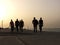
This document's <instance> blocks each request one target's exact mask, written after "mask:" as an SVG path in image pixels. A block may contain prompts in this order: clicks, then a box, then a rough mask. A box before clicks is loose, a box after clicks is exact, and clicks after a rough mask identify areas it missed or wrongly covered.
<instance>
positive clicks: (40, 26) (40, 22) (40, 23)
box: [39, 18, 43, 32]
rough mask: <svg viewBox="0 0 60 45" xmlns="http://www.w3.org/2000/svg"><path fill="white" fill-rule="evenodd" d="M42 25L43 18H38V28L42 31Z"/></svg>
mask: <svg viewBox="0 0 60 45" xmlns="http://www.w3.org/2000/svg"><path fill="white" fill-rule="evenodd" d="M42 27H43V20H42V18H40V20H39V29H40V32H42Z"/></svg>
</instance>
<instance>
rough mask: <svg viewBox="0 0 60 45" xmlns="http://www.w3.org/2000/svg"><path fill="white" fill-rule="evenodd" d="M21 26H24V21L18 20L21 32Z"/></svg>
mask: <svg viewBox="0 0 60 45" xmlns="http://www.w3.org/2000/svg"><path fill="white" fill-rule="evenodd" d="M23 27H24V21H23V20H20V22H19V28H20V30H21V32H23Z"/></svg>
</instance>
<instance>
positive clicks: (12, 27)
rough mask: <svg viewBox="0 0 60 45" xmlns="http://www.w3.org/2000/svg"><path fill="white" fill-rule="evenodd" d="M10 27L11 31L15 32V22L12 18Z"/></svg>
mask: <svg viewBox="0 0 60 45" xmlns="http://www.w3.org/2000/svg"><path fill="white" fill-rule="evenodd" d="M10 27H11V32H13V30H14V22H13V20H12V19H11V21H10Z"/></svg>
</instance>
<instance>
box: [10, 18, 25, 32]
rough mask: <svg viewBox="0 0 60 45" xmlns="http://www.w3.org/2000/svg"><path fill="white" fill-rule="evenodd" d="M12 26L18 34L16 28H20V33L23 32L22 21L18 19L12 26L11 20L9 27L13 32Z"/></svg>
mask: <svg viewBox="0 0 60 45" xmlns="http://www.w3.org/2000/svg"><path fill="white" fill-rule="evenodd" d="M14 26H15V27H16V30H17V32H18V28H20V30H21V32H23V27H24V21H23V20H20V21H19V20H18V19H16V21H15V24H14V22H13V20H12V19H11V21H10V27H11V31H12V32H13V30H14Z"/></svg>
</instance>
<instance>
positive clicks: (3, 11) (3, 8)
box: [0, 4, 6, 20]
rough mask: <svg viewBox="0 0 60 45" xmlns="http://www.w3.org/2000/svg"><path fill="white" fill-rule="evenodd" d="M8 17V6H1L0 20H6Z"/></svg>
mask: <svg viewBox="0 0 60 45" xmlns="http://www.w3.org/2000/svg"><path fill="white" fill-rule="evenodd" d="M5 16H6V6H5V5H3V4H1V5H0V20H3V19H5Z"/></svg>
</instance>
